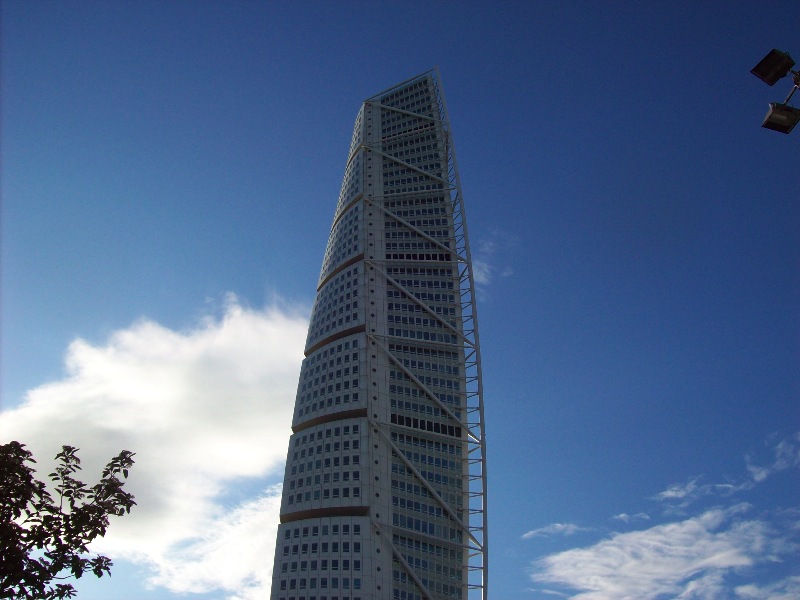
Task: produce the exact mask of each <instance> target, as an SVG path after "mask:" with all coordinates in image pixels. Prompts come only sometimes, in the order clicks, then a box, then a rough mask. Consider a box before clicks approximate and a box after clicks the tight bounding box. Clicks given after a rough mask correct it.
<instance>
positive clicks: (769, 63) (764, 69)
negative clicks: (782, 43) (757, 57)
mask: <svg viewBox="0 0 800 600" xmlns="http://www.w3.org/2000/svg"><path fill="white" fill-rule="evenodd" d="M793 66H794V60H792V57H791V56H789V53H788V52H781V51H780V50H775V49H773V50H771V51H770V53H769V54H767V55H766V56H765V57H764V58H762V59H761V62H759V63H758V64H757V65H756V66H755V67H753V69H752V70H751V71H750V72H751V73H752V74H753V75H755V76H756V77H758V78H759V79H760V80H761V81H763V82H764V83H766V84H767V85H775V82H777V81H778V80H779V79H782V78H783V77H786V75H787V74H788V73H789V71H790V70H791V68H792V67H793Z"/></svg>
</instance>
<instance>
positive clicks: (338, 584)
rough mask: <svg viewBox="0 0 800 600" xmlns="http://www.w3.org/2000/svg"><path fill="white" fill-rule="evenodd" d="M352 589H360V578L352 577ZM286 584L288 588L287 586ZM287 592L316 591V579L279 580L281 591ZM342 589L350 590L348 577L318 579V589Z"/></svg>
mask: <svg viewBox="0 0 800 600" xmlns="http://www.w3.org/2000/svg"><path fill="white" fill-rule="evenodd" d="M352 581H353V588H352V589H354V590H360V589H361V578H360V577H353V578H352ZM287 584H288V586H287ZM287 587H288V589H289V590H296V589H300V590H303V589H306V588H308V589H312V590H315V589H317V577H309V578H305V577H300V578H299V579H296V578H292V579H281V588H280V589H281V591H285V590H286V589H287ZM329 588H330V589H343V590H349V589H350V577H320V578H319V589H322V590H326V589H329Z"/></svg>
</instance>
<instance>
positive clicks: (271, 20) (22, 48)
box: [0, 0, 800, 600]
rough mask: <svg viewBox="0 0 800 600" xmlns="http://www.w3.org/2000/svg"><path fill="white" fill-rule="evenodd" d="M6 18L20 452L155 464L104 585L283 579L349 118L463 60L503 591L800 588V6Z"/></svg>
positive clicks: (447, 79) (776, 593) (149, 587)
mask: <svg viewBox="0 0 800 600" xmlns="http://www.w3.org/2000/svg"><path fill="white" fill-rule="evenodd" d="M697 4H699V6H698V5H697ZM0 6H1V8H2V22H1V26H2V36H1V37H2V42H1V43H2V48H1V49H2V71H0V76H1V77H0V85H2V89H1V90H0V91H1V92H2V94H1V97H2V105H0V106H1V108H2V136H1V138H2V139H1V140H0V143H1V144H2V146H1V149H2V181H1V182H0V184H1V185H2V207H1V208H2V223H1V224H0V226H1V227H2V254H1V255H0V259H1V260H2V288H1V289H0V294H1V295H2V296H1V299H2V304H1V305H0V306H1V307H2V339H1V340H0V342H1V343H2V355H1V357H2V363H1V364H0V369H2V371H1V372H0V375H2V412H0V437H2V439H3V441H6V440H8V439H20V440H21V441H23V442H26V443H28V445H29V446H30V447H31V449H32V450H33V451H34V452H35V454H36V455H37V456H38V457H40V458H41V459H44V458H45V457H47V456H52V455H53V454H55V452H56V451H57V450H58V448H59V446H60V444H72V445H77V446H80V447H81V448H82V453H81V454H82V456H83V457H84V460H85V462H86V473H87V478H90V475H91V473H92V472H93V471H92V469H94V471H97V468H96V467H97V466H99V465H100V464H101V463H102V462H103V461H105V460H107V459H108V458H110V456H112V455H113V454H115V453H116V452H117V451H119V450H120V449H122V447H126V448H128V449H130V450H133V451H135V452H137V458H138V461H137V465H136V468H135V472H134V474H133V475H132V479H131V482H130V485H131V491H133V492H134V494H135V495H136V496H137V499H138V500H139V506H138V507H137V508H136V510H135V512H134V513H133V514H132V515H131V516H130V517H126V518H125V519H123V520H120V521H119V522H116V523H114V524H113V526H112V529H111V531H110V534H109V536H108V538H107V539H106V540H104V542H103V545H101V549H103V550H104V551H106V552H108V553H109V554H110V555H111V556H112V557H114V558H115V564H116V566H115V568H114V571H113V575H112V578H111V579H110V580H107V579H105V578H104V579H102V580H99V581H96V580H91V581H87V580H84V581H81V582H80V585H79V586H78V587H79V590H80V597H82V598H84V599H90V598H110V597H111V598H116V599H126V598H131V599H133V598H147V599H149V600H162V599H164V600H165V599H170V598H177V597H181V598H198V599H207V598H209V599H210V598H213V599H217V598H219V599H233V598H237V599H242V600H245V599H249V598H259V597H263V593H264V591H263V590H264V589H265V586H267V585H268V583H267V582H268V581H269V573H268V569H269V568H270V566H271V560H272V551H273V547H274V531H275V520H276V514H277V508H276V506H277V505H276V503H275V498H276V490H275V488H274V487H273V486H274V485H275V484H278V483H279V482H280V478H281V474H282V461H283V458H284V457H285V449H286V442H287V439H288V424H289V419H290V417H289V415H290V413H291V408H292V403H293V401H294V389H295V386H296V378H297V374H298V373H299V366H300V360H301V357H302V345H303V342H304V338H305V327H306V319H307V316H308V313H309V309H310V306H311V304H312V302H313V294H314V289H315V284H316V278H317V275H318V273H319V267H320V264H321V260H322V255H323V252H324V248H325V243H326V240H327V234H328V230H329V227H330V222H331V218H332V215H333V210H334V208H335V202H336V197H337V195H338V189H339V185H340V182H341V176H342V174H343V168H344V163H345V159H346V152H347V148H348V145H349V141H350V132H351V129H352V124H353V119H354V117H355V115H356V112H357V110H358V108H359V105H360V102H361V101H362V100H363V99H364V98H366V97H369V96H371V95H372V94H374V93H376V92H378V91H380V90H382V89H385V88H386V87H388V86H390V85H392V84H394V83H396V82H398V81H401V80H403V79H406V78H408V77H410V76H413V75H415V74H417V73H420V72H422V71H425V70H427V69H429V68H431V67H433V66H437V65H438V67H439V69H440V71H441V74H442V78H443V83H444V87H445V92H446V94H447V100H448V104H449V109H450V118H451V122H452V126H453V131H454V136H455V143H456V148H457V151H458V160H459V168H460V173H461V180H462V187H463V192H464V197H465V201H466V203H467V211H468V218H469V226H470V236H471V242H472V248H473V254H474V256H475V258H476V261H477V265H476V271H477V272H478V273H479V274H480V283H479V290H478V293H479V301H480V304H479V310H480V327H481V342H482V352H483V370H484V387H485V391H486V397H485V403H486V425H487V439H488V442H489V448H488V458H489V471H490V475H489V476H490V484H489V490H490V499H489V502H490V514H491V517H490V532H491V533H490V535H491V558H490V561H491V565H492V566H491V583H490V593H491V595H492V597H493V598H529V599H531V600H542V599H549V598H553V597H568V598H580V599H583V600H586V599H592V600H606V599H608V600H610V599H612V598H613V599H619V598H624V597H630V598H639V599H641V598H651V599H654V600H661V599H663V598H687V599H688V598H747V599H767V598H769V599H772V600H777V599H781V598H795V597H797V596H798V595H800V569H798V568H797V566H796V555H797V549H798V543H800V539H798V534H797V532H798V531H799V530H800V485H798V483H800V482H799V481H798V464H799V463H800V438H798V432H799V431H800V409H799V408H798V406H799V405H798V400H799V399H800V369H799V368H798V359H799V358H800V308H798V307H800V244H798V242H799V241H800V235H799V234H800V203H798V191H797V166H798V159H800V141H798V140H800V137H798V136H800V133H798V132H797V131H795V132H794V133H793V134H792V135H788V136H786V135H782V134H779V133H775V132H771V131H767V130H764V129H762V128H761V127H759V125H760V123H761V121H762V119H763V117H764V114H765V113H766V110H767V103H768V102H770V101H782V100H783V99H784V98H785V96H786V95H787V93H788V92H789V88H790V83H789V81H788V79H784V80H782V81H781V82H780V83H778V84H777V85H776V86H775V87H774V88H769V87H767V86H766V85H764V84H763V83H761V82H760V81H759V80H757V79H756V78H755V77H753V76H752V75H751V74H750V73H749V70H750V69H751V68H752V67H753V66H754V65H755V64H756V63H757V62H758V61H759V60H760V59H761V57H762V56H763V55H764V54H766V53H767V52H768V51H769V50H770V49H772V48H779V49H781V50H785V51H788V52H790V53H793V54H794V56H795V57H799V58H800V45H798V39H800V38H798V36H797V23H798V19H799V18H800V5H798V4H797V3H796V2H793V1H784V2H780V1H778V2H772V3H769V5H765V4H763V3H758V2H725V3H722V2H703V3H683V2H677V3H674V2H673V3H658V2H636V3H634V2H602V3H601V2H576V1H572V2H537V3H533V2H506V3H498V4H491V3H481V2H472V3H457V2H425V3H421V2H404V3H367V2H355V1H354V2H305V3H289V2H269V3H267V2H228V3H217V2H172V3H158V2H91V1H85V2H80V3H60V2H45V1H42V2H21V1H12V0H5V1H4V2H3V3H2V5H0ZM44 462H46V461H44Z"/></svg>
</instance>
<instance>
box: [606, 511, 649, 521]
mask: <svg viewBox="0 0 800 600" xmlns="http://www.w3.org/2000/svg"><path fill="white" fill-rule="evenodd" d="M611 518H612V519H614V520H615V521H622V522H623V523H630V522H632V521H649V520H650V515H648V514H647V513H643V512H640V513H636V514H635V515H629V514H628V513H620V514H618V515H614V516H613V517H611Z"/></svg>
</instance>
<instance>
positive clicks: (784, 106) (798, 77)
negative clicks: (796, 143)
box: [750, 49, 800, 133]
mask: <svg viewBox="0 0 800 600" xmlns="http://www.w3.org/2000/svg"><path fill="white" fill-rule="evenodd" d="M794 64H795V63H794V60H792V57H791V56H789V53H788V52H782V51H780V50H776V49H773V50H771V51H770V53H769V54H767V55H766V56H765V57H764V58H762V59H761V62H759V63H758V64H757V65H756V66H755V67H753V69H752V70H751V71H750V72H751V73H752V74H753V75H755V76H756V77H758V78H759V79H760V80H761V81H763V82H764V83H766V84H767V85H770V86H772V85H775V83H776V82H777V81H778V80H779V79H783V78H784V77H786V76H787V75H788V74H789V73H791V74H792V79H793V80H794V86H793V87H792V91H791V92H789V95H788V96H786V100H784V101H783V103H780V102H770V104H769V111H768V112H767V116H766V117H765V118H764V122H763V123H762V124H761V126H762V127H764V128H765V129H772V130H773V131H780V132H781V133H789V132H790V131H791V130H792V129H794V126H795V125H797V123H799V122H800V109H798V108H795V107H793V106H790V105H789V100H791V98H792V96H793V95H794V93H795V92H796V91H797V89H798V88H800V72H798V71H792V67H793V66H794Z"/></svg>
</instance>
